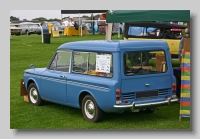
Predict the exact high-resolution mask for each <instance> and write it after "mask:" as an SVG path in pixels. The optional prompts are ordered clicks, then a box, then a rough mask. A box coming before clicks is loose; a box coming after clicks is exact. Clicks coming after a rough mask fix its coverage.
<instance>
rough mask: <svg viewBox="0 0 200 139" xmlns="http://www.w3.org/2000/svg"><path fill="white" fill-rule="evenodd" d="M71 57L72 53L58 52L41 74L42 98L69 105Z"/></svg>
mask: <svg viewBox="0 0 200 139" xmlns="http://www.w3.org/2000/svg"><path fill="white" fill-rule="evenodd" d="M70 57H71V51H57V53H56V54H55V56H54V58H53V60H52V62H51V64H50V66H49V67H48V68H47V70H46V71H44V72H43V73H42V74H41V92H42V96H41V97H43V98H45V99H48V100H51V101H55V102H58V103H59V102H60V103H67V76H68V74H69V69H70V59H71V58H70Z"/></svg>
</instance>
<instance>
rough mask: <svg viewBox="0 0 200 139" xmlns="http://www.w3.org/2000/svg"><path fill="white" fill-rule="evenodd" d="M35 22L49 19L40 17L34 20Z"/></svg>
mask: <svg viewBox="0 0 200 139" xmlns="http://www.w3.org/2000/svg"><path fill="white" fill-rule="evenodd" d="M33 20H38V21H43V20H47V19H46V18H44V17H38V18H35V19H32V21H33Z"/></svg>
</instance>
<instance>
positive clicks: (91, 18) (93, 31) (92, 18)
mask: <svg viewBox="0 0 200 139" xmlns="http://www.w3.org/2000/svg"><path fill="white" fill-rule="evenodd" d="M90 20H92V22H91V24H92V34H93V35H94V33H95V30H94V21H93V20H95V18H94V15H93V14H91V17H90Z"/></svg>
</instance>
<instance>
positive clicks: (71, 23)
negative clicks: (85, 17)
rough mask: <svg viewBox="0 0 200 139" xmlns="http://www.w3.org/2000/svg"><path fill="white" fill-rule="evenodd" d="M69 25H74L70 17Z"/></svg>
mask: <svg viewBox="0 0 200 139" xmlns="http://www.w3.org/2000/svg"><path fill="white" fill-rule="evenodd" d="M69 26H70V27H74V21H73V19H72V18H71V19H70V21H69Z"/></svg>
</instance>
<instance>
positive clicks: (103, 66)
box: [96, 55, 111, 73]
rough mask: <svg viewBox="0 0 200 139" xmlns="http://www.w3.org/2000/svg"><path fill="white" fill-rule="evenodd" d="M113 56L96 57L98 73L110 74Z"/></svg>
mask: <svg viewBox="0 0 200 139" xmlns="http://www.w3.org/2000/svg"><path fill="white" fill-rule="evenodd" d="M110 59H111V55H96V71H97V72H105V73H110Z"/></svg>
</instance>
